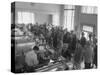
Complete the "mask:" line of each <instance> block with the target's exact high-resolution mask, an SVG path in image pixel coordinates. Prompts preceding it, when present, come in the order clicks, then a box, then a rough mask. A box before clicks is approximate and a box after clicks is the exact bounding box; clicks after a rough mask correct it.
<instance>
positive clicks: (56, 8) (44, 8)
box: [15, 2, 60, 24]
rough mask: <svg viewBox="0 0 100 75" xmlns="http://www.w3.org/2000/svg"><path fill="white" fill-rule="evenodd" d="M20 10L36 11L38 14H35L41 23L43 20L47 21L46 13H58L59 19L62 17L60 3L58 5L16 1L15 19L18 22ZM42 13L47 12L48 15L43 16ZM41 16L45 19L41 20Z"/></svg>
mask: <svg viewBox="0 0 100 75" xmlns="http://www.w3.org/2000/svg"><path fill="white" fill-rule="evenodd" d="M18 11H28V12H33V13H35V14H36V15H35V18H36V21H37V20H39V22H40V23H41V21H46V20H47V16H46V15H55V14H56V15H57V16H58V19H57V20H59V19H60V18H59V17H60V5H58V4H45V3H30V2H16V21H15V22H16V23H17V20H18V18H17V17H18V16H17V12H18ZM37 14H38V15H37ZM40 14H46V15H43V16H42V15H40ZM39 16H40V17H41V18H43V20H41V18H40V19H39ZM44 19H45V20H44ZM40 20H41V21H40ZM47 22H48V21H47ZM50 23H51V22H50ZM59 24H60V23H59Z"/></svg>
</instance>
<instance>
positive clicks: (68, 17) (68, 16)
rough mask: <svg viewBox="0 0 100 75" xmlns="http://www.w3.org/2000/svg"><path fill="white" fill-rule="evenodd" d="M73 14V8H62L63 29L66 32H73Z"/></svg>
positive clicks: (68, 6)
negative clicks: (65, 29) (66, 30)
mask: <svg viewBox="0 0 100 75" xmlns="http://www.w3.org/2000/svg"><path fill="white" fill-rule="evenodd" d="M74 13H75V6H72V5H67V6H65V8H64V17H65V20H64V28H67V29H68V31H71V30H74Z"/></svg>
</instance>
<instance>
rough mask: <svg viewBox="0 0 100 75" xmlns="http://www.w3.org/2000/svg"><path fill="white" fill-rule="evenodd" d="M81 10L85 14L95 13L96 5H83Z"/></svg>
mask: <svg viewBox="0 0 100 75" xmlns="http://www.w3.org/2000/svg"><path fill="white" fill-rule="evenodd" d="M81 11H82V13H86V14H97V7H93V6H83V7H82V10H81Z"/></svg>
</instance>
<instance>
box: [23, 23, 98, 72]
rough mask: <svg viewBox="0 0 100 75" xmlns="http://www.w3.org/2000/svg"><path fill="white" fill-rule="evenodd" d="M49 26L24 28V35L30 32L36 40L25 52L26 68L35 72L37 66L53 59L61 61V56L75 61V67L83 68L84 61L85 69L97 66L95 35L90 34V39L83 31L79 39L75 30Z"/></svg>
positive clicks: (31, 36)
mask: <svg viewBox="0 0 100 75" xmlns="http://www.w3.org/2000/svg"><path fill="white" fill-rule="evenodd" d="M47 26H48V25H46V24H44V25H37V24H36V25H32V24H30V25H29V26H27V27H26V30H24V35H26V34H29V33H28V32H30V34H31V35H28V36H29V38H31V39H33V40H34V41H35V46H34V47H33V48H32V49H31V50H29V51H28V52H27V53H24V56H25V64H24V65H25V67H24V69H25V70H27V71H29V72H30V71H32V72H34V71H35V69H36V68H39V67H43V66H44V65H47V64H48V63H50V61H51V60H53V61H54V62H56V61H59V57H61V56H62V57H63V58H64V59H65V61H66V63H67V62H69V61H70V62H72V63H73V69H82V66H81V63H82V62H84V67H83V68H84V69H90V68H93V66H95V67H97V39H96V38H95V35H92V34H89V36H88V37H89V40H87V39H86V38H85V36H84V32H82V33H81V38H80V39H78V38H77V37H76V36H77V35H76V34H75V31H71V32H69V31H68V30H67V29H63V28H62V27H54V26H53V25H49V27H47ZM21 29H22V28H21ZM22 30H23V29H22Z"/></svg>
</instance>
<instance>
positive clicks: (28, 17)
mask: <svg viewBox="0 0 100 75" xmlns="http://www.w3.org/2000/svg"><path fill="white" fill-rule="evenodd" d="M34 22H35V20H34V13H30V12H18V23H19V24H21V23H24V24H28V23H32V24H34Z"/></svg>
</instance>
